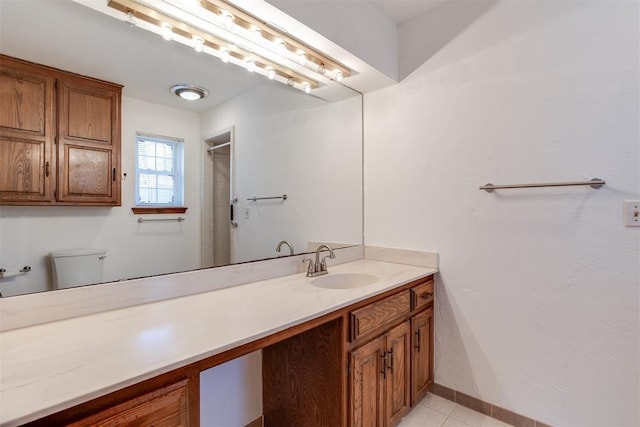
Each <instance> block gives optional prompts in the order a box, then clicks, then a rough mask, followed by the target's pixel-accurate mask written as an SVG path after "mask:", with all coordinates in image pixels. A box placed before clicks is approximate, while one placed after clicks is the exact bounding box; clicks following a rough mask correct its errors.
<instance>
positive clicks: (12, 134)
mask: <svg viewBox="0 0 640 427" xmlns="http://www.w3.org/2000/svg"><path fill="white" fill-rule="evenodd" d="M121 91H122V86H120V85H116V84H112V83H108V82H103V81H100V80H95V79H91V78H88V77H82V76H78V75H75V74H71V73H68V72H65V71H60V70H56V69H54V68H50V67H45V66H41V65H36V64H32V63H29V62H26V61H22V60H19V59H15V58H11V57H8V56H5V55H0V204H14V205H29V204H51V205H54V204H60V205H85V206H120V191H121V189H120V187H121V181H120V179H119V177H120V95H121Z"/></svg>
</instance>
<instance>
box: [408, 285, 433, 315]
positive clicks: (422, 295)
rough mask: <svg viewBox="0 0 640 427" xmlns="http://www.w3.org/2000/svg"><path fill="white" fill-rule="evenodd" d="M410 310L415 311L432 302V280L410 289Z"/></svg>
mask: <svg viewBox="0 0 640 427" xmlns="http://www.w3.org/2000/svg"><path fill="white" fill-rule="evenodd" d="M411 300H412V303H411V308H412V310H416V309H418V308H420V307H422V306H424V305H426V304H429V303H430V302H432V301H433V278H431V279H429V281H428V282H425V283H421V284H419V285H417V286H414V287H413V288H411Z"/></svg>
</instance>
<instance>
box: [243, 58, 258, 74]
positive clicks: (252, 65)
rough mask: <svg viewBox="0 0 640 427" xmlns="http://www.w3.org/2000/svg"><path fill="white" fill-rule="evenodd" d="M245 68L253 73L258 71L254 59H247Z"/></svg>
mask: <svg viewBox="0 0 640 427" xmlns="http://www.w3.org/2000/svg"><path fill="white" fill-rule="evenodd" d="M245 67H246V68H247V71H248V72H250V73H253V72H254V71H255V70H256V62H255V61H254V60H253V59H247V61H246V65H245Z"/></svg>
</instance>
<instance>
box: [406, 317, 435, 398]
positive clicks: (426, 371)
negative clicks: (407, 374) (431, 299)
mask: <svg viewBox="0 0 640 427" xmlns="http://www.w3.org/2000/svg"><path fill="white" fill-rule="evenodd" d="M411 330H412V334H413V347H412V350H411V351H412V353H413V354H412V357H411V405H415V404H416V403H418V402H419V401H420V400H421V399H422V398H423V397H424V396H425V395H426V394H427V391H428V387H429V385H430V384H431V383H432V382H433V308H429V309H427V310H425V311H423V312H422V313H419V314H417V315H416V316H414V317H413V318H412V319H411Z"/></svg>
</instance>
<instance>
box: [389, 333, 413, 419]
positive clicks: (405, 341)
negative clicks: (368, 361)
mask: <svg viewBox="0 0 640 427" xmlns="http://www.w3.org/2000/svg"><path fill="white" fill-rule="evenodd" d="M386 338H387V339H386V350H387V357H386V359H387V360H386V362H387V378H386V390H385V394H386V396H385V401H386V408H385V409H386V414H385V418H386V420H387V422H388V424H387V425H390V426H392V425H396V424H397V423H398V422H399V421H400V419H401V418H402V417H403V416H405V415H406V414H407V412H409V409H410V406H409V405H410V388H409V380H410V378H409V366H410V365H409V363H410V362H409V360H410V354H411V350H410V349H411V332H410V327H409V322H404V323H401V324H400V325H398V326H396V327H395V328H393V329H392V330H391V331H389V333H387V335H386Z"/></svg>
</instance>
